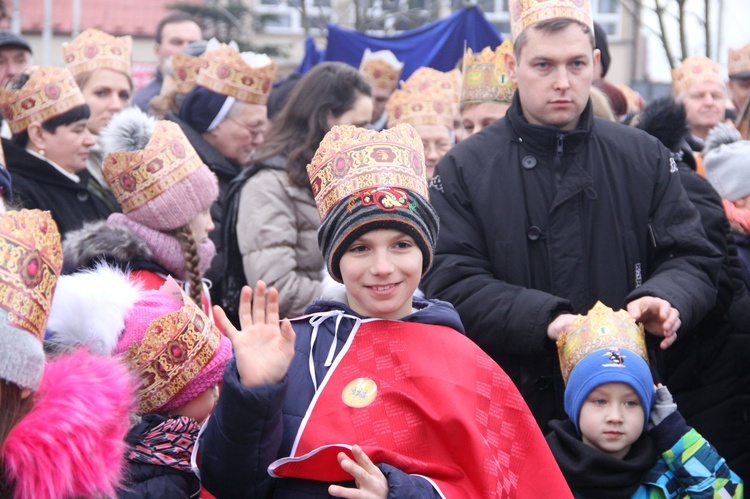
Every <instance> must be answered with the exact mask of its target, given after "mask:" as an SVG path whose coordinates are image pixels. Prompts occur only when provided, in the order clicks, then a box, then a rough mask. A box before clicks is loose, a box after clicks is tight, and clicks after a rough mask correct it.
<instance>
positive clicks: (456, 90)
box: [401, 66, 461, 104]
mask: <svg viewBox="0 0 750 499" xmlns="http://www.w3.org/2000/svg"><path fill="white" fill-rule="evenodd" d="M401 89H402V90H407V91H409V92H423V91H426V90H431V91H434V90H435V89H437V90H439V91H441V92H443V93H444V94H445V95H446V96H448V97H449V98H450V100H451V102H453V103H456V104H457V103H458V99H459V96H460V95H461V72H460V71H459V70H457V69H452V70H451V71H448V72H447V73H446V72H443V71H438V70H437V69H433V68H428V67H426V66H422V67H421V68H419V69H417V70H416V71H414V72H413V73H412V74H411V76H409V78H408V79H407V80H406V81H405V82H404V83H403V85H401Z"/></svg>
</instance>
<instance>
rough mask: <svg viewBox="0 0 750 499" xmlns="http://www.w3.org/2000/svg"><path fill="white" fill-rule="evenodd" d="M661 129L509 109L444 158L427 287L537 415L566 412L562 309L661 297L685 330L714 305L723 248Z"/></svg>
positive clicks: (435, 196) (434, 190)
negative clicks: (552, 335) (543, 122)
mask: <svg viewBox="0 0 750 499" xmlns="http://www.w3.org/2000/svg"><path fill="white" fill-rule="evenodd" d="M676 171H677V168H676V167H675V165H674V163H673V162H671V160H670V156H669V151H667V150H666V148H664V147H663V146H662V145H661V144H659V142H658V141H657V140H656V139H654V138H653V137H649V136H648V135H647V134H645V133H644V132H642V131H639V130H634V129H630V128H627V127H625V126H623V125H619V124H616V123H610V122H607V121H604V120H599V119H595V118H594V117H593V115H592V112H591V106H590V105H589V106H587V107H586V109H585V110H584V112H583V114H582V116H581V120H580V123H579V125H578V127H577V128H576V129H575V130H573V131H570V132H563V131H561V130H559V129H557V128H554V127H544V126H535V125H531V124H529V123H528V122H527V121H526V120H525V119H524V118H523V117H522V111H521V109H520V102H519V100H518V95H516V96H515V100H514V102H513V105H512V106H511V108H510V109H509V110H508V114H507V115H506V117H505V118H503V119H501V120H498V121H496V122H495V123H494V124H492V125H491V126H489V127H487V128H486V129H484V130H482V132H480V133H478V134H476V135H473V136H471V137H470V138H468V139H466V140H465V141H462V142H461V143H460V144H458V145H457V146H456V147H454V148H453V150H451V151H450V152H449V153H448V154H447V155H446V156H445V157H444V158H443V159H442V160H441V162H440V163H439V164H438V167H437V172H436V175H435V177H434V178H433V180H432V184H431V189H430V191H431V192H430V201H431V202H432V204H433V205H434V206H435V208H436V209H437V212H438V214H439V215H440V223H441V227H440V229H441V230H440V236H439V238H438V243H437V252H436V256H435V262H434V265H433V268H432V270H431V271H430V273H429V274H428V275H427V276H426V277H425V279H424V282H423V287H422V289H424V291H425V293H426V294H427V296H428V297H435V298H440V299H442V300H446V301H449V302H452V303H453V305H454V306H455V307H456V309H457V310H458V312H459V314H460V316H461V320H462V321H463V323H464V325H465V326H466V330H467V334H468V336H469V337H471V338H473V339H474V340H475V341H476V342H477V343H478V344H479V346H480V347H482V348H483V349H484V350H485V351H486V352H487V353H488V354H489V355H490V356H492V357H493V358H494V359H495V360H496V361H497V362H498V363H499V364H500V365H501V366H502V367H503V368H504V369H505V371H506V372H507V373H508V375H509V376H510V377H511V378H512V379H513V380H514V382H515V383H516V385H517V386H518V388H519V390H520V391H521V393H522V394H523V395H524V398H525V399H526V401H527V403H528V404H529V407H530V408H531V410H532V412H534V415H535V416H536V418H537V421H538V422H539V423H540V425H541V426H542V429H543V430H546V425H547V422H548V421H549V420H550V419H551V418H554V417H558V418H560V417H562V416H563V411H562V380H561V378H560V376H559V367H558V362H557V355H556V353H555V348H554V343H553V342H552V341H550V340H549V339H548V338H547V333H546V331H547V326H548V325H549V323H550V321H551V320H552V319H553V318H554V317H555V316H556V315H557V314H559V313H560V312H563V311H569V312H574V313H584V312H586V311H587V310H589V309H590V308H591V307H592V306H593V305H594V304H595V303H596V301H597V300H600V301H602V302H603V303H605V304H606V305H608V306H610V307H612V308H616V309H618V308H623V307H624V306H625V305H626V304H627V303H628V302H630V301H632V300H633V299H635V298H639V297H642V296H647V295H653V296H658V297H661V298H664V299H665V300H667V301H669V302H670V303H671V304H672V305H673V306H674V307H675V308H676V309H677V310H678V311H679V312H680V317H681V319H682V322H683V329H689V328H691V327H693V326H694V325H695V324H696V323H697V322H698V321H699V320H700V319H701V318H702V317H703V315H705V313H706V312H707V311H708V310H709V309H710V308H711V307H712V306H713V303H714V300H715V297H716V288H715V281H716V276H717V274H718V270H719V267H720V263H721V256H720V255H719V253H718V252H717V250H716V249H715V248H714V247H713V246H712V245H711V244H710V243H709V242H708V241H707V240H706V236H705V233H704V231H703V228H702V227H701V225H700V217H699V214H698V212H697V211H696V209H695V207H694V206H693V205H692V204H691V203H690V201H689V200H688V198H687V196H686V194H685V192H684V190H683V189H682V186H681V184H680V181H679V177H678V176H677V175H674V174H673V173H676Z"/></svg>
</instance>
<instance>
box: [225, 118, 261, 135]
mask: <svg viewBox="0 0 750 499" xmlns="http://www.w3.org/2000/svg"><path fill="white" fill-rule="evenodd" d="M226 119H227V120H229V121H233V122H235V123H237V124H238V125H239V126H241V127H242V128H244V129H245V130H247V131H248V133H249V134H250V136H251V137H252V138H253V139H257V138H258V137H260V136H261V135H263V134H265V133H266V130H265V127H264V126H260V127H256V128H253V127H249V126H247V125H246V124H244V123H241V122H239V121H237V120H236V119H234V118H226Z"/></svg>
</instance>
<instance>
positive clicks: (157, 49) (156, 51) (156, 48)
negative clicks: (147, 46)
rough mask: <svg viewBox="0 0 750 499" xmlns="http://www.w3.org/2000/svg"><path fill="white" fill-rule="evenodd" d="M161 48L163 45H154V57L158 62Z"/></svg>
mask: <svg viewBox="0 0 750 499" xmlns="http://www.w3.org/2000/svg"><path fill="white" fill-rule="evenodd" d="M159 47H161V43H154V55H155V56H156V60H157V61H158V60H159Z"/></svg>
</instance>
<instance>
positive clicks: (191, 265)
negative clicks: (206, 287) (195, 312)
mask: <svg viewBox="0 0 750 499" xmlns="http://www.w3.org/2000/svg"><path fill="white" fill-rule="evenodd" d="M174 237H175V238H176V239H177V241H179V243H180V247H181V248H182V252H183V254H184V256H185V277H186V280H187V281H188V283H190V298H191V299H192V300H193V301H194V302H195V303H197V304H198V306H199V307H203V302H202V300H201V294H202V292H203V279H201V278H202V277H203V276H201V272H200V262H201V257H200V255H199V254H198V245H197V244H196V243H195V239H194V238H193V232H192V231H191V230H190V227H189V226H187V225H183V226H182V227H180V228H179V229H177V230H175V231H174Z"/></svg>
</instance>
